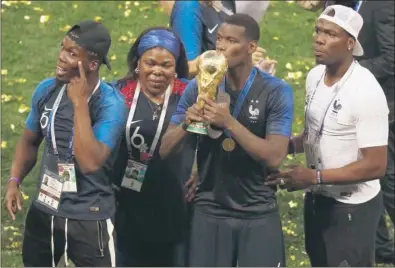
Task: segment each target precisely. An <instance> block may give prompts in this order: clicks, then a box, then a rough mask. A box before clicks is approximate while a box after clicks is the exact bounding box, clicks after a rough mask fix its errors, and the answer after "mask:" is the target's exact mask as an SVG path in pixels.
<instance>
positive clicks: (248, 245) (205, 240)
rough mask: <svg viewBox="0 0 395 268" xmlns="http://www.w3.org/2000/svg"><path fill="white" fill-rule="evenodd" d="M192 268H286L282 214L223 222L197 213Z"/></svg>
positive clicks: (193, 233)
mask: <svg viewBox="0 0 395 268" xmlns="http://www.w3.org/2000/svg"><path fill="white" fill-rule="evenodd" d="M189 265H190V266H195V267H196V266H200V267H207V266H209V267H215V266H221V267H231V266H233V267H236V266H238V267H264V266H268V267H284V266H285V249H284V239H283V233H282V228H281V219H280V215H279V213H278V212H275V213H272V214H269V215H266V216H264V217H262V218H258V219H237V218H230V217H229V218H228V217H227V218H219V217H214V216H211V215H207V214H203V213H199V212H196V208H195V213H194V216H193V220H192V234H191V242H190V255H189Z"/></svg>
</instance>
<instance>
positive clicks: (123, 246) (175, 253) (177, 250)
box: [117, 232, 186, 267]
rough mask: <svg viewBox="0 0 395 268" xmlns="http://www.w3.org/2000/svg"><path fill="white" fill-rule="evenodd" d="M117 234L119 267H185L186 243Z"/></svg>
mask: <svg viewBox="0 0 395 268" xmlns="http://www.w3.org/2000/svg"><path fill="white" fill-rule="evenodd" d="M117 234H118V238H117V257H118V261H117V265H118V267H185V265H184V263H183V261H184V259H183V256H184V255H185V252H184V250H186V245H184V243H175V242H173V243H172V242H159V241H158V242H148V241H145V240H142V239H140V238H138V237H134V238H133V237H128V236H125V235H122V234H121V233H119V232H117Z"/></svg>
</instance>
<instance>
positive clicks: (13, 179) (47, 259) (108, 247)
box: [5, 21, 126, 267]
mask: <svg viewBox="0 0 395 268" xmlns="http://www.w3.org/2000/svg"><path fill="white" fill-rule="evenodd" d="M110 45H111V38H110V35H109V33H108V31H107V29H106V28H105V27H104V26H103V25H102V24H100V23H96V22H94V21H82V22H81V23H79V24H77V25H75V26H73V27H72V28H71V29H70V31H69V32H68V33H67V35H66V36H65V37H64V38H63V41H62V43H61V46H60V52H59V56H58V63H57V67H56V78H48V79H45V80H44V81H42V82H41V83H40V84H39V85H38V86H37V87H36V89H35V91H34V93H33V98H32V106H31V111H30V113H29V116H28V118H27V120H26V128H25V130H24V132H23V134H22V137H21V139H20V140H19V142H18V144H17V147H16V152H15V157H14V160H13V162H12V167H11V174H10V179H9V181H8V184H7V187H6V196H5V200H6V206H7V209H8V211H9V213H10V215H11V217H12V218H13V219H15V213H16V212H17V211H20V210H21V192H20V185H21V183H22V181H23V179H24V177H25V176H26V175H27V174H28V173H29V172H30V170H31V169H32V168H33V167H34V165H35V163H36V160H37V154H38V148H39V146H40V144H41V142H42V141H43V140H45V146H44V153H43V157H42V161H41V167H40V172H39V176H38V178H37V179H38V182H37V192H36V195H35V196H34V198H33V201H32V204H31V206H30V208H29V211H28V213H27V216H26V224H25V232H24V240H23V249H22V256H23V262H24V265H25V266H56V265H57V263H58V262H59V259H60V257H61V255H62V254H65V260H66V265H67V260H68V257H67V256H69V257H70V259H71V260H72V261H73V263H74V264H75V265H76V266H90V267H95V266H107V267H110V266H111V267H115V250H114V239H113V230H114V226H113V217H114V214H115V199H114V193H113V190H112V188H111V182H110V177H109V176H110V174H111V169H112V166H113V163H114V157H115V154H116V153H117V150H118V147H119V141H120V137H121V135H122V131H123V128H124V124H125V121H126V106H125V104H124V100H123V98H122V96H121V95H120V93H119V92H118V91H117V90H115V89H114V88H113V87H111V86H110V85H108V84H106V83H104V82H102V81H100V79H99V68H100V66H101V64H102V63H104V64H106V65H107V66H108V67H110V65H109V62H108V59H107V53H108V50H109V48H110ZM67 174H68V175H67ZM65 177H68V180H65V179H64V178H65ZM43 178H45V179H43Z"/></svg>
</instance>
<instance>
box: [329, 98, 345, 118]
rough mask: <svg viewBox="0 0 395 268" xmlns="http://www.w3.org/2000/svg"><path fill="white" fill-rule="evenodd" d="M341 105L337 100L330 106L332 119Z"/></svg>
mask: <svg viewBox="0 0 395 268" xmlns="http://www.w3.org/2000/svg"><path fill="white" fill-rule="evenodd" d="M342 107H343V106H342V105H341V103H340V99H337V100H335V101H334V102H333V104H332V112H331V116H332V117H337V114H338V112H339V111H340V110H341V109H342Z"/></svg>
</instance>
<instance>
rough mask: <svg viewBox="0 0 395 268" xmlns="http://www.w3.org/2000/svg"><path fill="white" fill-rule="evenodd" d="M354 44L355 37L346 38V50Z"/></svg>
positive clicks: (352, 47) (350, 48) (351, 48)
mask: <svg viewBox="0 0 395 268" xmlns="http://www.w3.org/2000/svg"><path fill="white" fill-rule="evenodd" d="M354 46H355V39H354V38H352V37H350V38H348V41H347V48H348V50H353V49H354Z"/></svg>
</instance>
